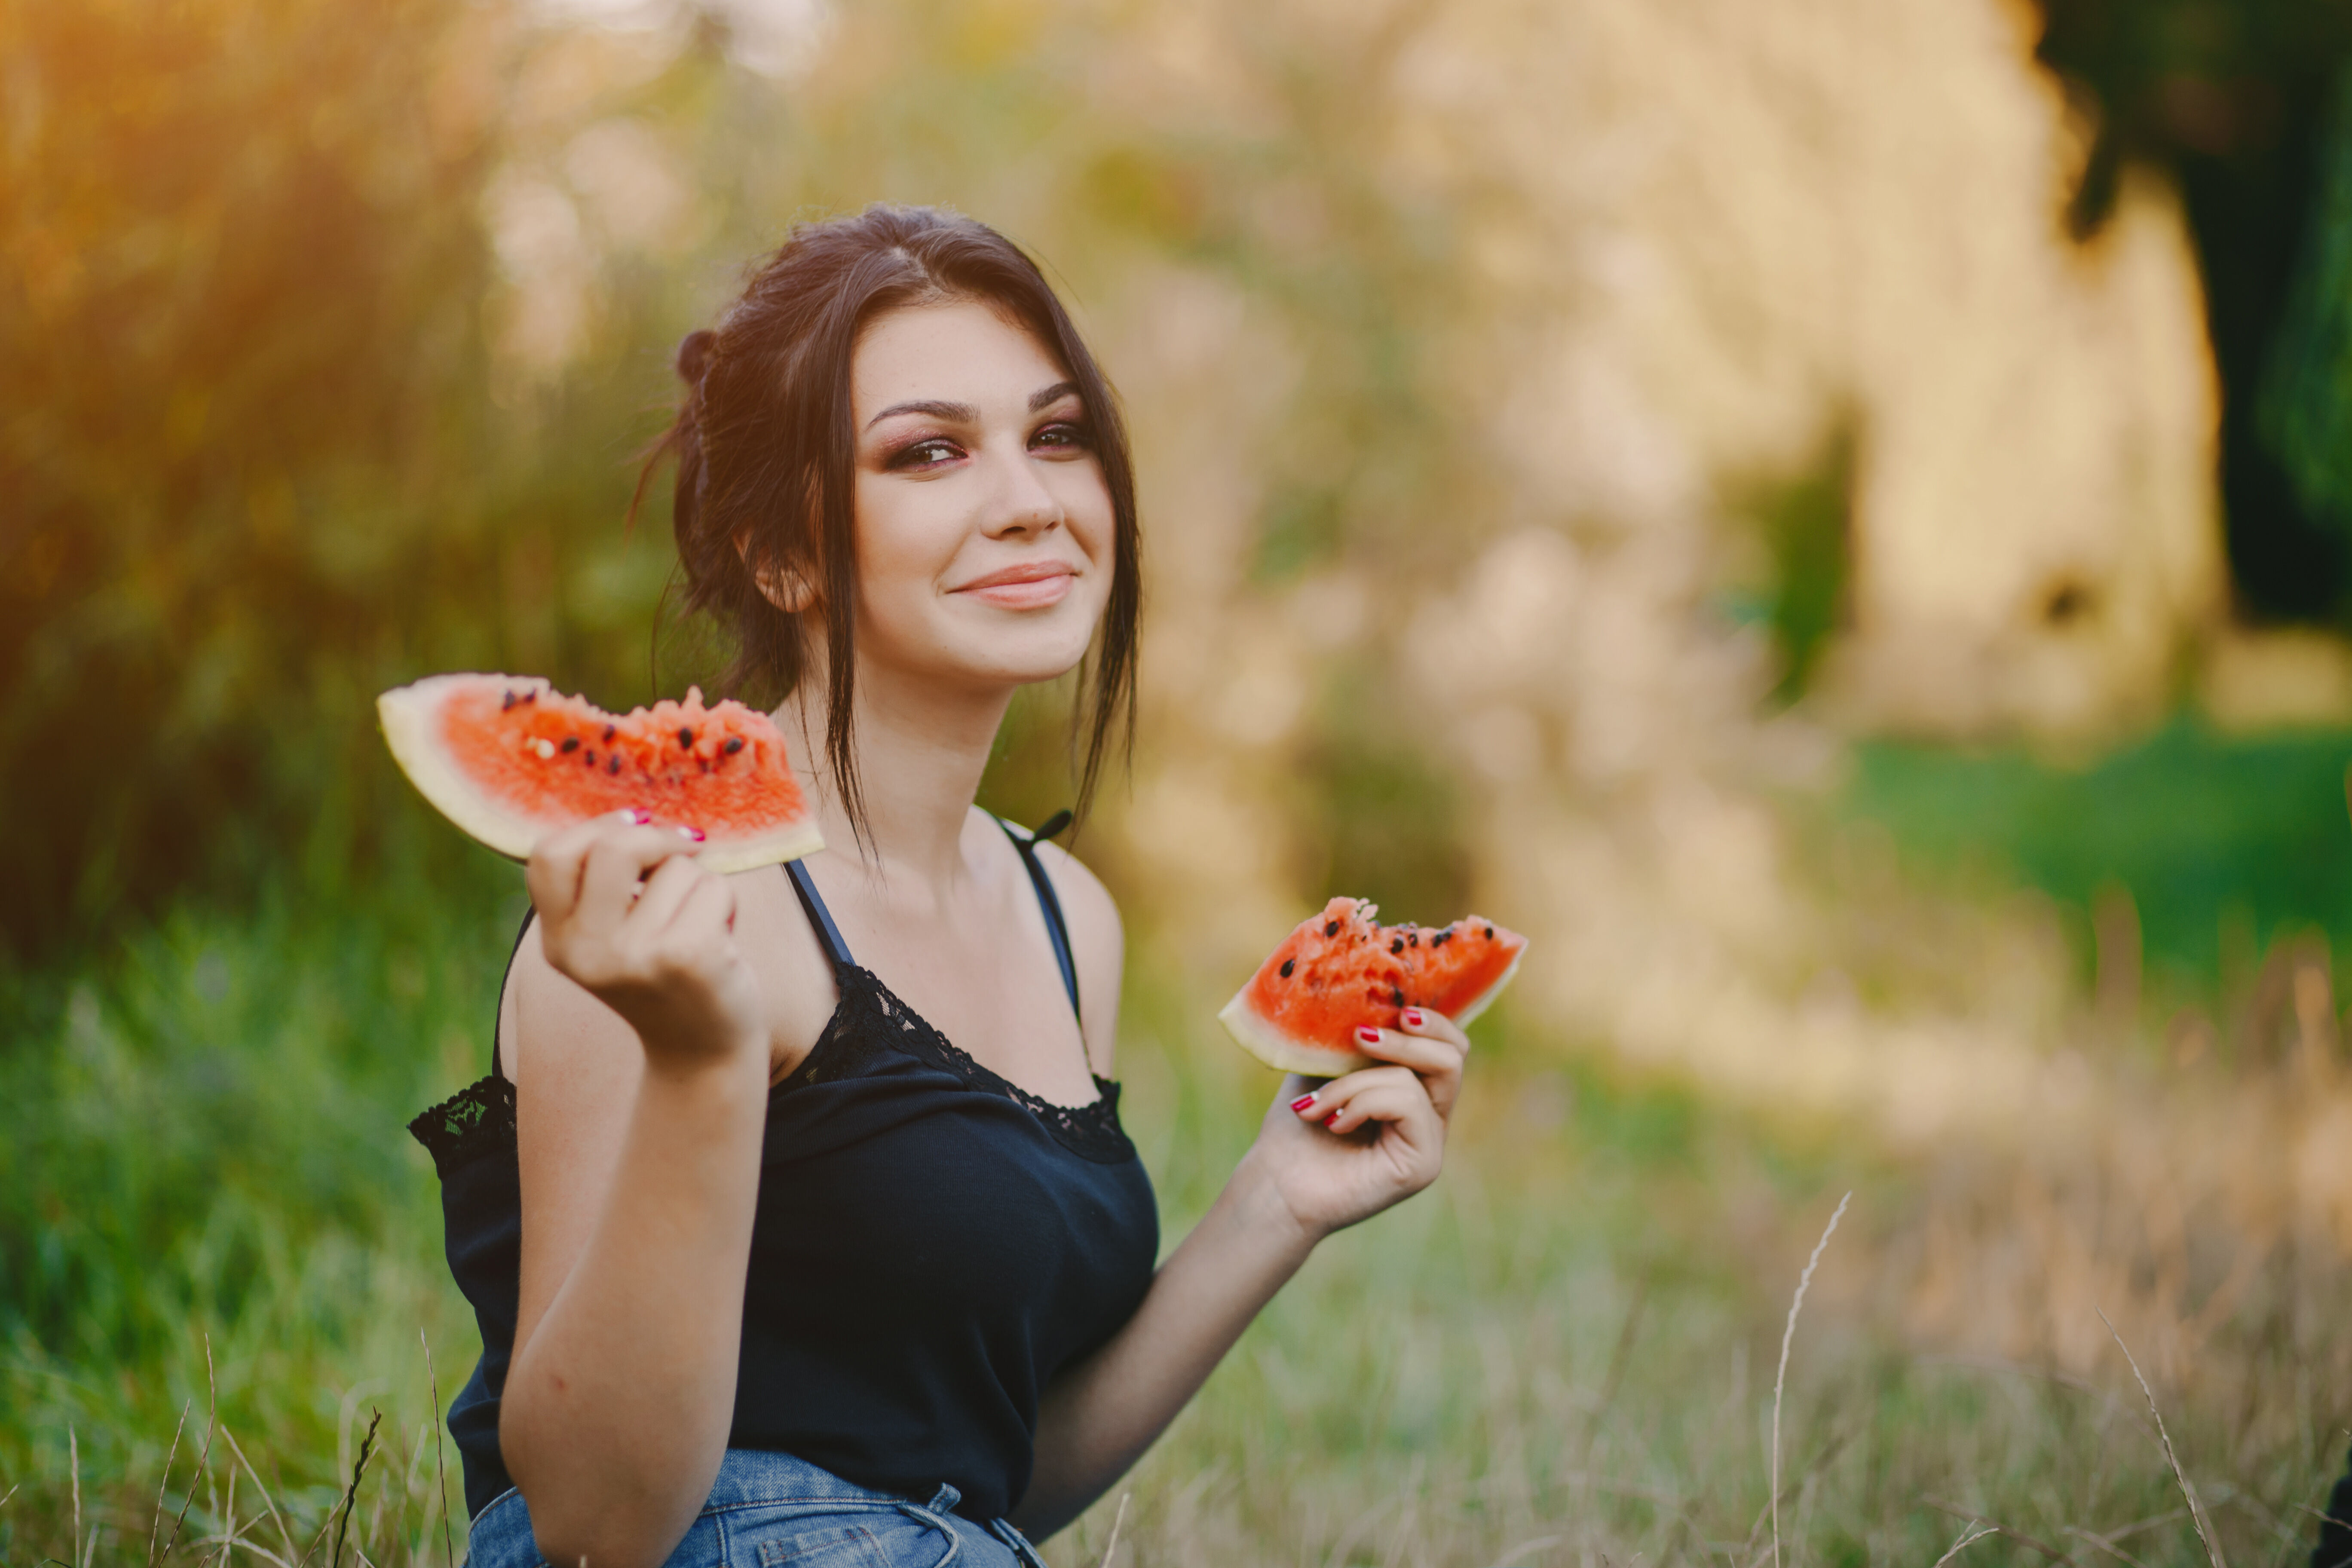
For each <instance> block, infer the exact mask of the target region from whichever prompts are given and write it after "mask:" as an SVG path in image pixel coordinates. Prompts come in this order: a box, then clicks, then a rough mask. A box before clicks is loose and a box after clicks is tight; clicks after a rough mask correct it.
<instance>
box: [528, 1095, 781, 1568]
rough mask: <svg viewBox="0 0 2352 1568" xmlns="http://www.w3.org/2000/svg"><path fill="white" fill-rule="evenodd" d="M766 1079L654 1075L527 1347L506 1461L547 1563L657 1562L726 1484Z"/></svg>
mask: <svg viewBox="0 0 2352 1568" xmlns="http://www.w3.org/2000/svg"><path fill="white" fill-rule="evenodd" d="M765 1065H766V1064H765V1060H764V1054H763V1053H760V1054H752V1053H746V1054H742V1055H740V1057H730V1058H723V1059H719V1058H714V1059H712V1060H710V1061H709V1062H707V1063H702V1064H698V1065H697V1066H695V1067H693V1068H690V1069H687V1070H667V1069H665V1068H661V1067H660V1066H658V1065H656V1064H655V1063H652V1062H648V1064H647V1067H646V1072H645V1074H644V1077H643V1078H642V1079H641V1080H640V1085H639V1088H638V1091H637V1096H636V1102H635V1107H634V1109H633V1110H632V1113H631V1117H630V1121H629V1124H628V1131H627V1134H626V1136H625V1139H624V1141H623V1146H622V1151H621V1154H620V1158H619V1161H618V1163H617V1166H616V1168H615V1169H614V1173H613V1176H612V1185H611V1188H610V1189H609V1193H608V1195H607V1197H606V1199H605V1202H604V1208H603V1212H602V1214H601V1215H600V1216H599V1217H598V1220H597V1222H596V1226H595V1229H594V1230H593V1233H592V1234H591V1235H590V1237H589V1239H588V1241H587V1243H586V1244H585V1246H584V1247H583V1249H582V1251H581V1254H580V1256H579V1258H578V1259H577V1260H576V1262H575V1263H574V1264H573V1266H572V1271H571V1273H570V1274H569V1275H568V1276H567V1277H566V1278H565V1279H564V1280H563V1282H562V1285H561V1286H559V1287H558V1288H557V1289H556V1292H555V1294H554V1296H553V1298H552V1299H551V1300H550V1301H549V1303H548V1307H547V1310H546V1311H545V1313H544V1314H542V1315H541V1318H540V1319H539V1321H538V1322H537V1323H536V1324H535V1325H532V1327H531V1329H530V1334H529V1337H528V1338H527V1339H526V1340H525V1341H523V1342H521V1343H520V1345H518V1347H517V1350H516V1354H515V1359H514V1363H513V1365H512V1367H511V1368H510V1369H509V1372H508V1374H507V1382H506V1388H505V1393H504V1395H503V1398H502V1401H501V1405H500V1411H499V1447H500V1449H501V1450H502V1452H503V1455H504V1458H505V1460H506V1464H507V1468H508V1469H509V1472H510V1473H511V1474H512V1475H513V1477H514V1479H515V1482H516V1484H517V1486H518V1487H520V1489H521V1490H522V1492H523V1495H524V1497H525V1498H526V1499H527V1500H528V1501H529V1503H530V1511H531V1522H532V1527H533V1529H534V1531H536V1532H537V1534H538V1537H539V1542H540V1549H541V1553H542V1554H543V1555H545V1556H546V1557H547V1558H548V1559H549V1560H550V1561H551V1562H556V1563H572V1562H576V1561H579V1560H580V1559H581V1558H582V1557H583V1556H584V1557H585V1558H586V1559H587V1560H588V1561H590V1562H592V1563H598V1564H604V1565H610V1568H629V1565H630V1564H634V1563H647V1564H651V1563H659V1562H660V1561H661V1560H662V1559H663V1558H664V1557H666V1556H667V1555H668V1553H669V1552H670V1550H671V1549H672V1548H673V1547H674V1546H675V1545H676V1544H677V1542H678V1541H679V1540H680V1539H681V1538H682V1537H683V1536H684V1534H685V1532H686V1530H687V1528H688V1526H689V1525H691V1524H692V1523H693V1521H694V1516H695V1513H696V1511H697V1510H698V1509H699V1507H700V1506H701V1503H702V1500H703V1498H704V1496H705V1495H706V1494H707V1493H708V1491H709V1487H710V1482H711V1480H712V1478H713V1477H715V1476H716V1475H717V1473H718V1469H719V1461H720V1459H721V1458H723V1456H724V1454H725V1451H726V1447H727V1434H728V1430H729V1427H730V1423H731V1420H732V1417H733V1413H734V1402H735V1375H736V1363H737V1357H738V1354H739V1352H740V1344H741V1334H742V1312H743V1279H744V1270H745V1268H746V1266H747V1258H748V1256H749V1251H750V1239H751V1216H752V1211H753V1208H754V1206H755V1205H756V1203H757V1199H758V1190H759V1163H760V1146H761V1132H762V1130H763V1127H764V1125H765V1114H766V1105H767V1079H766V1075H765V1071H764V1068H765Z"/></svg>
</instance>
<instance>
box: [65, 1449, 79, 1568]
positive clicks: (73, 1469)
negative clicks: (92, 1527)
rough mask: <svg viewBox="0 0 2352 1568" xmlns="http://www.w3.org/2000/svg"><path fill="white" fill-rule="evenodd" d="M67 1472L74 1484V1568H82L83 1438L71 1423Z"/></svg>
mask: <svg viewBox="0 0 2352 1568" xmlns="http://www.w3.org/2000/svg"><path fill="white" fill-rule="evenodd" d="M66 1470H67V1473H68V1479H70V1480H71V1481H72V1482H73V1547H72V1556H73V1563H74V1568H81V1436H80V1435H79V1433H77V1432H75V1431H74V1427H73V1423H72V1422H70V1421H68V1422H67V1423H66Z"/></svg>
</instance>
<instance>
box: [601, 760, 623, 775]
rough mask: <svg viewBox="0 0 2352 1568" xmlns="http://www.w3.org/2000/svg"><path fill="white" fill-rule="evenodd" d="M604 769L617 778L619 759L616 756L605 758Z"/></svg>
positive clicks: (619, 765)
mask: <svg viewBox="0 0 2352 1568" xmlns="http://www.w3.org/2000/svg"><path fill="white" fill-rule="evenodd" d="M604 771H605V772H606V773H611V774H613V775H614V777H616V778H617V777H618V776H619V775H620V772H621V759H620V758H619V757H617V756H613V757H607V758H605V759H604Z"/></svg>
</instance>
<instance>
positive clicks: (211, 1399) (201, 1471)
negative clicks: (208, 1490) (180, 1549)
mask: <svg viewBox="0 0 2352 1568" xmlns="http://www.w3.org/2000/svg"><path fill="white" fill-rule="evenodd" d="M182 1415H183V1417H184V1415H185V1412H182ZM219 1424H220V1379H219V1378H218V1377H217V1376H215V1374H214V1372H213V1337H212V1335H210V1334H206V1335H205V1446H204V1449H203V1451H202V1452H200V1453H199V1454H197V1456H196V1474H197V1475H199V1476H203V1475H209V1474H211V1473H212V1462H213V1433H214V1431H215V1428H217V1427H218V1426H219ZM172 1441H173V1447H175V1448H176V1447H177V1446H178V1443H179V1437H178V1436H177V1435H176V1434H174V1436H173V1439H172ZM171 1478H172V1464H171V1461H170V1460H168V1459H166V1460H165V1461H164V1462H163V1479H165V1480H167V1481H168V1480H170V1479H171ZM195 1500H196V1488H195V1482H194V1480H193V1479H191V1480H190V1481H189V1483H188V1495H187V1496H185V1497H184V1498H182V1499H181V1500H180V1511H179V1514H178V1515H177V1516H176V1517H175V1518H174V1519H173V1521H172V1538H171V1539H170V1540H169V1541H166V1542H163V1555H162V1556H160V1557H157V1558H156V1559H155V1560H154V1561H155V1564H156V1568H163V1562H164V1560H165V1559H166V1558H169V1557H170V1556H171V1555H172V1548H173V1547H174V1546H177V1545H178V1544H179V1543H180V1527H181V1526H182V1525H184V1524H185V1523H187V1521H188V1505H189V1504H190V1503H192V1502H194V1501H195ZM155 1504H156V1508H157V1510H158V1511H160V1510H162V1508H163V1489H162V1488H161V1487H158V1488H157V1489H156V1490H155ZM147 1544H148V1546H149V1547H150V1549H152V1547H153V1546H154V1544H155V1543H154V1540H153V1538H152V1535H151V1536H150V1538H149V1540H148V1542H147Z"/></svg>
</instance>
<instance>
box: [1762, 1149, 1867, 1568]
mask: <svg viewBox="0 0 2352 1568" xmlns="http://www.w3.org/2000/svg"><path fill="white" fill-rule="evenodd" d="M1852 1202H1853V1193H1851V1192H1849V1193H1847V1194H1846V1195H1845V1196H1843V1197H1842V1198H1840V1199H1838V1206H1837V1212H1836V1213H1834V1214H1832V1215H1830V1223H1829V1225H1828V1226H1826V1227H1825V1228H1824V1229H1823V1230H1822V1238H1821V1240H1819V1241H1817V1242H1815V1243H1813V1255H1812V1256H1811V1258H1806V1259H1805V1271H1804V1272H1803V1273H1802V1274H1800V1275H1799V1276H1797V1294H1796V1296H1795V1297H1794V1298H1793V1299H1792V1300H1790V1302H1789V1321H1788V1325H1787V1326H1786V1327H1785V1328H1783V1329H1782V1330H1781V1331H1780V1371H1779V1372H1777V1373H1773V1375H1772V1501H1771V1508H1772V1568H1780V1395H1781V1394H1782V1392H1783V1391H1784V1390H1785V1389H1786V1388H1787V1386H1788V1382H1789V1347H1790V1345H1791V1344H1793V1343H1795V1342H1796V1338H1797V1314H1798V1313H1800V1312H1801V1311H1803V1310H1805V1292H1806V1291H1807V1290H1809V1289H1811V1288H1812V1283H1813V1270H1814V1269H1816V1268H1820V1267H1821V1262H1822V1252H1823V1251H1825V1250H1826V1249H1827V1248H1828V1247H1829V1244H1830V1237H1832V1236H1835V1235H1836V1234H1837V1227H1838V1221H1840V1220H1842V1219H1843V1218H1844V1217H1845V1206H1846V1205H1848V1204H1850V1203H1852Z"/></svg>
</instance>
